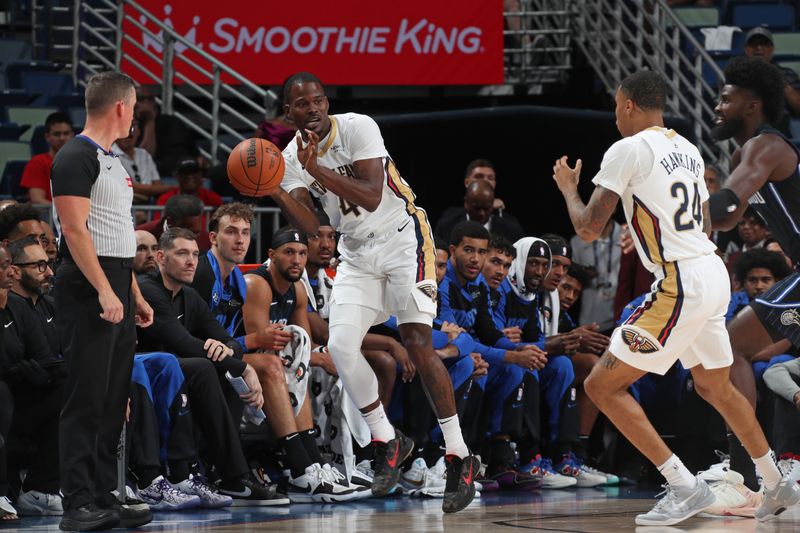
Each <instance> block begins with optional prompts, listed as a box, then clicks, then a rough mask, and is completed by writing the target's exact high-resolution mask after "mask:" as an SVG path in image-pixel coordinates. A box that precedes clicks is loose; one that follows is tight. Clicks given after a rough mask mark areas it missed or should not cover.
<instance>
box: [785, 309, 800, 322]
mask: <svg viewBox="0 0 800 533" xmlns="http://www.w3.org/2000/svg"><path fill="white" fill-rule="evenodd" d="M781 324H783V325H784V326H792V325H794V326H800V313H798V312H797V309H787V310H786V311H784V312H783V313H781Z"/></svg>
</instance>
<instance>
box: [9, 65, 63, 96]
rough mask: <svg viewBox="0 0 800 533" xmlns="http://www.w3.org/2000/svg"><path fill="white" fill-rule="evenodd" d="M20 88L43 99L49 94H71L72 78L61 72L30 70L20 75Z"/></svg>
mask: <svg viewBox="0 0 800 533" xmlns="http://www.w3.org/2000/svg"><path fill="white" fill-rule="evenodd" d="M20 81H21V82H22V88H23V89H25V90H26V91H28V92H29V93H32V94H39V95H43V96H45V97H47V96H50V95H51V94H63V93H71V92H72V91H73V90H74V88H73V86H72V76H70V75H69V74H65V73H63V72H42V71H38V70H32V71H27V72H21V73H20Z"/></svg>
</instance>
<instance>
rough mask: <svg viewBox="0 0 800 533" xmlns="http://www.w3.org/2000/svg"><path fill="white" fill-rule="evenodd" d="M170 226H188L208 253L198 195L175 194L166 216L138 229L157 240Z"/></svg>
mask: <svg viewBox="0 0 800 533" xmlns="http://www.w3.org/2000/svg"><path fill="white" fill-rule="evenodd" d="M2 220H3V217H2V213H0V239H2V228H3V224H2ZM168 228H186V229H188V230H189V231H191V232H192V233H194V235H195V238H196V239H197V246H198V247H199V248H200V253H206V252H207V251H208V249H209V248H211V241H210V240H209V238H208V232H207V231H206V230H205V229H204V225H203V202H201V201H200V199H199V198H198V197H196V196H190V195H188V194H178V195H176V196H173V197H172V198H170V199H169V200H167V203H166V204H165V205H164V216H163V218H158V219H156V220H151V221H150V222H147V223H145V224H140V225H138V226H136V229H137V230H144V231H149V232H150V233H152V234H153V237H155V238H156V240H158V239H160V238H161V234H162V233H164V231H165V230H167V229H168Z"/></svg>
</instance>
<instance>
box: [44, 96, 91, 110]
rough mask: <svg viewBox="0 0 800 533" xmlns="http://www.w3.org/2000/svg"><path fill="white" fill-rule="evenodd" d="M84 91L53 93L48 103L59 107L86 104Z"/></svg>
mask: <svg viewBox="0 0 800 533" xmlns="http://www.w3.org/2000/svg"><path fill="white" fill-rule="evenodd" d="M84 102H85V100H84V94H83V92H67V93H58V94H51V95H49V96H48V97H47V105H49V106H51V107H57V108H59V109H69V108H70V107H83V106H84Z"/></svg>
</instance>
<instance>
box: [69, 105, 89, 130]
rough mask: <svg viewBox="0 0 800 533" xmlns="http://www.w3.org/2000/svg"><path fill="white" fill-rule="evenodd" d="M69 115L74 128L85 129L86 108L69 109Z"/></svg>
mask: <svg viewBox="0 0 800 533" xmlns="http://www.w3.org/2000/svg"><path fill="white" fill-rule="evenodd" d="M67 115H69V119H70V120H71V121H72V126H73V127H75V128H80V129H83V126H84V125H85V124H86V108H85V107H70V108H69V109H67Z"/></svg>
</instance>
